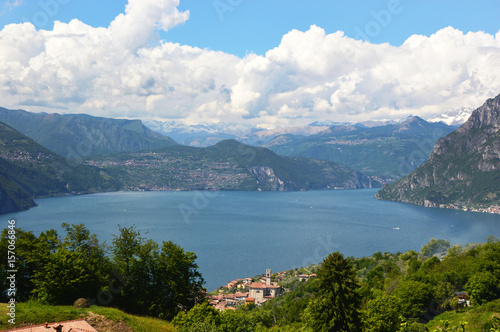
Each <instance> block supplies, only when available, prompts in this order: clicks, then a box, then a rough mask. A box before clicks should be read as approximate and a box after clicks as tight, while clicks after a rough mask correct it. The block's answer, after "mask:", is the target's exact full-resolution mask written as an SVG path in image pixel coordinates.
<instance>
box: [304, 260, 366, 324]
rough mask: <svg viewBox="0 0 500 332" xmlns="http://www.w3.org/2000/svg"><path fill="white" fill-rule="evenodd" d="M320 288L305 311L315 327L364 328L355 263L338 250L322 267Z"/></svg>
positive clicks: (307, 320)
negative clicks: (362, 326) (362, 325)
mask: <svg viewBox="0 0 500 332" xmlns="http://www.w3.org/2000/svg"><path fill="white" fill-rule="evenodd" d="M317 274H318V277H319V279H320V282H319V285H318V292H317V293H315V296H314V298H313V299H312V300H311V302H310V303H309V306H308V307H307V308H306V310H305V312H304V316H305V319H306V322H307V324H308V325H309V326H310V327H311V328H312V329H313V330H314V331H325V332H326V331H346V332H347V331H361V319H360V305H361V298H360V296H359V295H358V294H357V290H358V289H359V285H358V283H357V280H356V273H355V271H354V268H353V264H352V262H351V261H350V260H349V259H345V258H344V256H343V255H342V254H341V253H339V252H335V253H332V254H330V255H328V257H326V258H325V259H324V260H323V263H322V264H321V266H320V268H319V269H318V273H317Z"/></svg>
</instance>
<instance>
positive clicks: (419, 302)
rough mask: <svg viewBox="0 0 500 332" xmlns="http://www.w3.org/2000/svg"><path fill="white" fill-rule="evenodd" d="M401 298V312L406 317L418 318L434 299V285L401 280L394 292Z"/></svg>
mask: <svg viewBox="0 0 500 332" xmlns="http://www.w3.org/2000/svg"><path fill="white" fill-rule="evenodd" d="M392 295H394V296H395V297H397V298H398V299H399V307H400V313H401V315H403V316H404V317H405V318H418V317H419V316H420V315H421V314H422V313H424V312H426V311H427V309H428V308H429V305H430V302H431V300H432V295H433V294H432V287H431V286H430V285H428V284H425V283H422V282H419V281H414V280H405V281H401V282H400V283H399V284H398V286H397V287H396V289H395V290H394V293H393V294H392Z"/></svg>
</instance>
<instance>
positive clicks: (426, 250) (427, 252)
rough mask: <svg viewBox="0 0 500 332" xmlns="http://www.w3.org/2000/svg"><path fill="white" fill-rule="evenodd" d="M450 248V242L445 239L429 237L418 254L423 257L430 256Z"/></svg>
mask: <svg viewBox="0 0 500 332" xmlns="http://www.w3.org/2000/svg"><path fill="white" fill-rule="evenodd" d="M448 249H450V242H448V241H446V240H436V239H431V240H430V241H429V243H427V244H425V245H424V246H423V247H422V249H421V250H420V255H422V256H423V257H424V258H430V257H432V255H434V254H439V253H445V252H447V251H448Z"/></svg>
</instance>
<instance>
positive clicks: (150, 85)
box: [0, 0, 500, 127]
mask: <svg viewBox="0 0 500 332" xmlns="http://www.w3.org/2000/svg"><path fill="white" fill-rule="evenodd" d="M178 5H179V1H178V0H129V3H128V5H127V6H126V8H125V12H124V13H123V14H120V15H119V16H117V17H116V18H115V20H114V21H113V22H112V23H111V24H110V26H109V27H107V28H94V27H92V26H89V25H87V24H85V23H83V22H81V21H79V20H76V19H75V20H73V21H71V22H69V23H61V22H55V24H54V28H53V29H52V30H50V31H47V30H36V29H35V27H34V26H33V25H32V24H30V23H24V24H12V25H8V26H5V27H4V28H3V30H1V31H0V100H1V104H2V106H5V107H13V108H14V107H15V108H18V107H22V108H26V109H28V110H31V111H52V110H54V111H57V110H58V109H64V110H65V111H66V112H74V113H76V112H84V113H89V114H94V115H100V116H111V117H121V116H126V117H139V118H140V117H142V118H147V117H155V118H164V119H184V120H185V121H187V122H189V123H196V122H199V121H203V122H217V121H228V122H229V121H232V122H236V121H247V122H252V123H254V124H259V125H262V126H266V127H274V126H288V125H303V124H307V123H309V122H312V121H316V120H336V121H337V120H338V121H344V120H362V119H376V118H398V117H401V116H405V115H407V114H410V113H412V114H416V115H421V116H426V115H431V114H437V113H442V112H444V111H447V110H449V109H451V108H454V107H459V106H479V105H480V104H482V103H483V102H484V100H485V99H486V98H490V97H493V96H496V95H497V94H498V93H500V78H499V77H500V32H499V33H497V34H496V35H490V34H487V33H484V32H475V33H473V32H469V33H467V34H464V33H463V32H461V31H459V30H456V29H453V28H451V27H448V28H445V29H442V30H440V31H437V32H436V33H435V34H434V35H432V36H430V37H426V36H418V35H415V36H411V37H410V38H408V39H407V40H406V42H405V43H404V44H403V45H401V46H391V45H389V44H371V43H368V42H363V41H358V40H354V39H352V38H349V37H346V36H345V35H344V34H343V32H341V31H339V32H336V33H332V34H326V33H325V31H324V30H323V29H322V28H320V27H318V26H311V27H310V29H309V30H307V31H298V30H293V31H290V32H289V33H287V34H286V35H285V36H283V38H282V40H281V43H280V44H279V45H278V46H277V47H276V48H274V49H271V50H269V51H268V52H267V53H266V54H265V55H263V56H260V55H256V54H249V55H247V56H246V57H244V58H239V57H237V56H234V55H231V54H227V53H223V52H216V51H211V50H206V49H199V48H195V47H191V46H187V45H179V44H174V43H170V42H168V41H161V42H160V43H157V44H156V45H154V46H152V45H151V43H150V42H151V40H152V38H153V36H154V34H155V32H156V31H157V30H165V31H167V30H169V29H171V28H172V27H174V26H176V25H179V24H184V23H185V22H186V21H187V20H188V18H189V12H181V11H179V10H178ZM187 24H188V23H187ZM167 36H168V33H167Z"/></svg>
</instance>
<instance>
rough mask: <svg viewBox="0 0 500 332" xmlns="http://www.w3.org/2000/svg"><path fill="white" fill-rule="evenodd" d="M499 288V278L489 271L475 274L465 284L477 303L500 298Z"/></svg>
mask: <svg viewBox="0 0 500 332" xmlns="http://www.w3.org/2000/svg"><path fill="white" fill-rule="evenodd" d="M499 288H500V286H499V281H498V279H497V278H496V277H495V275H494V274H493V273H491V272H489V271H486V272H480V273H477V274H475V275H473V276H472V277H471V278H470V279H469V281H468V282H467V284H466V285H465V290H466V291H467V293H468V294H469V296H470V297H471V299H472V301H473V302H474V303H476V304H482V303H485V302H488V301H491V300H494V299H496V298H498V297H499V296H500V289H499Z"/></svg>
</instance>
